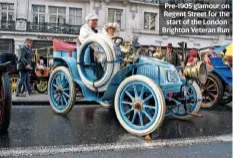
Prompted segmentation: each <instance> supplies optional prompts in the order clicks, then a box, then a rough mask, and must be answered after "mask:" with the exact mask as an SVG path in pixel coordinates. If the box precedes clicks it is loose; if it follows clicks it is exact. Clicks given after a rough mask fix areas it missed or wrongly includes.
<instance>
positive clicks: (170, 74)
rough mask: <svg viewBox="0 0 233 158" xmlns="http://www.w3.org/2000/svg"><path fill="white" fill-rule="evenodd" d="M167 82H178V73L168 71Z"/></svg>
mask: <svg viewBox="0 0 233 158" xmlns="http://www.w3.org/2000/svg"><path fill="white" fill-rule="evenodd" d="M167 80H168V82H177V80H178V79H177V71H176V70H167Z"/></svg>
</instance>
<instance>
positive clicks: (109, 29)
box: [102, 23, 119, 38]
mask: <svg viewBox="0 0 233 158" xmlns="http://www.w3.org/2000/svg"><path fill="white" fill-rule="evenodd" d="M118 28H119V25H118V24H117V23H107V24H105V25H104V28H103V30H102V34H103V35H106V36H107V37H109V38H113V37H115V36H116V31H117V29H118Z"/></svg>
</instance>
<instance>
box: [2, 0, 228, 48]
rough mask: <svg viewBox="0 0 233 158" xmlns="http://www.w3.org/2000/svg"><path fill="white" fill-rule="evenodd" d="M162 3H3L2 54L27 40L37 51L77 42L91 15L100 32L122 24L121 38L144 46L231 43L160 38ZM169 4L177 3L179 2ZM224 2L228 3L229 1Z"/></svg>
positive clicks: (223, 38)
mask: <svg viewBox="0 0 233 158" xmlns="http://www.w3.org/2000/svg"><path fill="white" fill-rule="evenodd" d="M161 1H163V0H161ZM161 1H160V0H0V52H17V49H18V48H19V46H20V45H22V44H23V42H24V40H25V38H32V39H33V40H34V47H38V48H40V47H46V46H51V45H52V40H53V39H55V38H56V39H61V40H64V41H68V42H76V41H77V38H78V34H79V30H80V27H81V25H82V24H84V23H85V16H86V15H87V14H88V13H90V12H95V13H96V14H98V16H99V22H98V25H99V29H100V30H102V28H103V26H104V24H105V23H107V22H117V23H119V24H120V29H119V36H121V37H123V38H124V39H126V40H131V39H132V38H133V37H134V36H137V37H138V38H139V42H140V43H141V44H142V45H156V46H166V45H167V44H168V43H173V45H174V46H175V47H178V42H181V41H185V42H187V44H188V47H189V48H201V47H208V46H214V45H223V44H227V43H230V42H231V40H232V37H231V36H229V35H221V36H207V35H199V36H196V35H192V36H161V35H159V14H161V13H160V10H159V3H162V2H161ZM169 1H172V2H173V1H174V3H176V0H169ZM183 1H184V0H183ZM189 1H190V2H191V1H195V2H197V1H198V2H199V1H203V0H189ZM208 1H211V0H208ZM223 1H224V2H225V3H229V2H228V0H223ZM231 24H232V22H231ZM231 27H232V25H231Z"/></svg>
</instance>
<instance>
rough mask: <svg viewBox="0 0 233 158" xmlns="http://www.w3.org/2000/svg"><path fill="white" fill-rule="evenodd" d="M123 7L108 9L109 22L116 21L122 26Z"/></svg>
mask: <svg viewBox="0 0 233 158" xmlns="http://www.w3.org/2000/svg"><path fill="white" fill-rule="evenodd" d="M122 13H123V10H122V9H112V8H109V9H108V22H116V23H118V24H119V25H120V26H122Z"/></svg>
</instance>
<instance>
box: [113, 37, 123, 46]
mask: <svg viewBox="0 0 233 158" xmlns="http://www.w3.org/2000/svg"><path fill="white" fill-rule="evenodd" d="M112 40H113V43H114V44H115V45H116V46H120V45H121V44H122V43H123V42H124V40H123V38H121V37H113V38H112Z"/></svg>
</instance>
